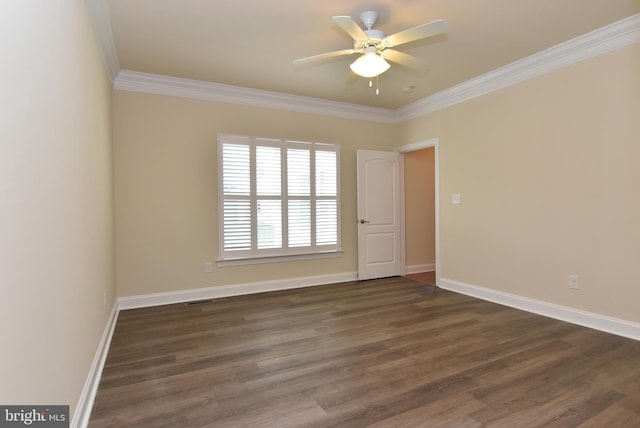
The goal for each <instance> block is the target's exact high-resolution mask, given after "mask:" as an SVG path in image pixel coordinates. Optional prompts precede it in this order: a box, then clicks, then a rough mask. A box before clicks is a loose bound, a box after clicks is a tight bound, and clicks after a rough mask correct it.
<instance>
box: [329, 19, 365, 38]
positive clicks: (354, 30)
mask: <svg viewBox="0 0 640 428" xmlns="http://www.w3.org/2000/svg"><path fill="white" fill-rule="evenodd" d="M331 19H333V22H335V23H336V24H338V25H339V26H340V28H342V29H343V30H344V31H345V32H346V33H347V34H348V35H350V36H351V38H353V40H367V39H368V38H369V37H368V36H367V35H366V34H365V32H364V31H363V30H362V28H360V26H359V25H358V24H357V23H356V21H354V20H353V18H351V17H350V16H334V17H333V18H331Z"/></svg>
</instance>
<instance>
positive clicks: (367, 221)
mask: <svg viewBox="0 0 640 428" xmlns="http://www.w3.org/2000/svg"><path fill="white" fill-rule="evenodd" d="M365 223H369V220H365V219H360V224H365Z"/></svg>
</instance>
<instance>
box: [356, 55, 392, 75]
mask: <svg viewBox="0 0 640 428" xmlns="http://www.w3.org/2000/svg"><path fill="white" fill-rule="evenodd" d="M350 67H351V70H353V72H354V73H356V74H357V75H359V76H362V77H376V76H378V75H380V74H382V73H384V72H385V71H387V70H388V69H389V67H390V66H389V63H388V62H387V61H385V60H384V58H382V57H381V56H380V55H378V54H377V53H375V52H367V53H365V54H364V55H362V56H361V57H360V58H358V59H357V60H355V61H354V62H353V64H351V65H350Z"/></svg>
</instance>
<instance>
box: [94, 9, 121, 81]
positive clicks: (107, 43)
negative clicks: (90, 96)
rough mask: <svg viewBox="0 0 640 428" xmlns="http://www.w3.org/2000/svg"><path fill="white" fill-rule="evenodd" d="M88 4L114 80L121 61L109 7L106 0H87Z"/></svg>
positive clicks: (98, 40) (108, 70)
mask: <svg viewBox="0 0 640 428" xmlns="http://www.w3.org/2000/svg"><path fill="white" fill-rule="evenodd" d="M86 4H87V10H88V12H89V16H90V17H91V21H92V22H93V30H94V31H95V33H96V39H97V42H98V47H99V49H100V53H101V54H102V62H103V64H104V67H105V69H106V71H107V75H108V76H109V79H110V80H111V81H112V82H113V80H114V79H115V78H116V76H117V75H118V73H119V72H120V62H119V61H118V53H117V51H116V45H115V43H114V41H113V32H112V31H111V19H109V8H108V7H107V4H106V3H105V0H86Z"/></svg>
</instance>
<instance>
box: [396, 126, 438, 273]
mask: <svg viewBox="0 0 640 428" xmlns="http://www.w3.org/2000/svg"><path fill="white" fill-rule="evenodd" d="M431 147H433V162H434V174H435V177H434V179H435V220H436V222H435V223H436V224H435V228H436V230H435V235H436V285H439V283H440V275H441V270H440V266H441V264H440V258H441V257H440V138H439V137H435V138H431V139H428V140H423V141H418V142H417V143H412V144H407V145H405V146H400V147H396V148H395V149H394V151H396V152H400V154H401V156H400V215H401V217H402V224H401V226H400V227H401V230H400V239H401V240H402V243H401V256H400V257H401V260H402V267H401V269H402V275H405V274H406V257H405V242H406V241H405V239H406V236H405V235H406V225H405V214H406V211H405V196H404V190H405V189H404V153H408V152H413V151H416V150H422V149H428V148H431Z"/></svg>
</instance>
